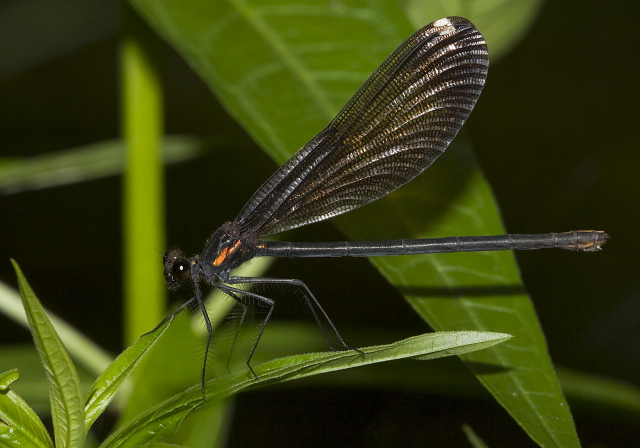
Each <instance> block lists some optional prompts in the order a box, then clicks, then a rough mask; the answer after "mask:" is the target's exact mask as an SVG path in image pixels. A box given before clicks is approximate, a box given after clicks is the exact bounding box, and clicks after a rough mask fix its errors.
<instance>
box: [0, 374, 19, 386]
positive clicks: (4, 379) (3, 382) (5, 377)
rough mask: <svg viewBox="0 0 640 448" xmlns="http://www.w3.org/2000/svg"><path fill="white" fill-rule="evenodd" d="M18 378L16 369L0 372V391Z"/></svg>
mask: <svg viewBox="0 0 640 448" xmlns="http://www.w3.org/2000/svg"><path fill="white" fill-rule="evenodd" d="M19 378H20V372H18V369H11V370H9V371H7V372H3V373H0V391H3V390H7V389H8V388H9V386H10V385H11V384H12V383H13V382H14V381H17V380H18V379H19Z"/></svg>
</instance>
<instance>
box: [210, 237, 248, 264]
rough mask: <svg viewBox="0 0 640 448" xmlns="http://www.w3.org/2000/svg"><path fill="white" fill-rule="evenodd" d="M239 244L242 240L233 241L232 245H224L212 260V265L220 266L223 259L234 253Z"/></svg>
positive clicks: (240, 244)
mask: <svg viewBox="0 0 640 448" xmlns="http://www.w3.org/2000/svg"><path fill="white" fill-rule="evenodd" d="M240 246H242V241H236V242H235V243H233V246H231V247H225V248H224V249H222V251H221V252H220V255H218V256H217V257H216V259H215V260H213V265H214V266H220V265H221V264H222V263H223V262H224V260H226V259H227V258H228V257H230V256H232V255H233V254H234V253H236V252H237V251H238V249H239V248H240Z"/></svg>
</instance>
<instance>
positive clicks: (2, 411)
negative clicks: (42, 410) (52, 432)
mask: <svg viewBox="0 0 640 448" xmlns="http://www.w3.org/2000/svg"><path fill="white" fill-rule="evenodd" d="M18 376H19V375H18V372H17V369H14V370H11V371H9V372H5V373H3V374H1V375H0V381H1V382H2V388H1V389H0V446H11V447H14V446H15V447H51V448H53V442H52V441H51V437H49V433H47V430H46V428H45V427H44V424H43V423H42V421H41V420H40V418H39V417H38V416H37V415H36V413H35V412H34V411H33V409H31V407H30V406H29V405H28V404H27V403H26V402H25V401H24V400H23V399H22V398H20V396H19V395H18V394H16V393H15V392H14V391H13V390H11V388H10V385H11V383H13V382H14V381H16V380H17V379H18Z"/></svg>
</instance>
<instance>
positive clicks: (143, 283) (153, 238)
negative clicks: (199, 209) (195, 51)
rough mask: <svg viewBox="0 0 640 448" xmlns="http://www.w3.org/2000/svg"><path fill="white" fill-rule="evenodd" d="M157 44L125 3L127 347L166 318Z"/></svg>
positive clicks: (123, 50) (122, 49)
mask: <svg viewBox="0 0 640 448" xmlns="http://www.w3.org/2000/svg"><path fill="white" fill-rule="evenodd" d="M158 47H159V40H158V38H157V37H156V35H155V34H154V33H153V32H152V31H151V29H149V27H148V26H147V25H146V23H145V22H144V21H143V20H142V19H141V18H140V17H139V16H138V14H137V13H136V12H135V11H134V10H133V9H132V8H131V6H129V4H128V3H127V2H123V20H122V47H121V64H122V68H121V70H122V72H121V76H122V131H123V135H124V140H125V143H126V146H127V155H126V167H125V172H124V182H123V190H124V195H123V201H124V204H123V206H124V216H123V219H124V222H123V223H124V229H123V231H124V232H123V233H124V237H123V240H124V251H123V254H124V262H123V267H124V312H125V318H124V319H125V322H124V325H125V333H124V340H125V344H126V345H129V344H131V343H132V342H133V341H135V340H136V339H137V338H139V337H140V336H141V335H142V334H144V333H145V332H147V331H149V330H151V329H152V328H154V326H155V325H157V324H158V323H159V322H160V320H161V319H162V318H163V317H164V315H165V303H166V300H165V296H166V289H165V286H164V282H163V280H162V267H161V266H162V263H161V257H160V255H159V254H158V252H157V250H163V249H164V246H165V244H164V239H165V238H164V188H163V182H164V177H163V164H162V153H161V146H160V145H161V138H162V133H163V120H162V115H163V104H162V86H161V81H160V69H159V63H158V59H159V58H158Z"/></svg>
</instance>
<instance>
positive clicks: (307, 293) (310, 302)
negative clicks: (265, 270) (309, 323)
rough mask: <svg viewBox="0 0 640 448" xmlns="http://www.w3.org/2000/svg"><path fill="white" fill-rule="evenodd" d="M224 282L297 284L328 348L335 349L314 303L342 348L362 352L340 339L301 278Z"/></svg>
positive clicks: (230, 279)
mask: <svg viewBox="0 0 640 448" xmlns="http://www.w3.org/2000/svg"><path fill="white" fill-rule="evenodd" d="M226 283H230V284H238V283H264V284H282V285H295V286H298V287H300V288H303V290H304V293H305V294H304V300H305V302H306V303H307V306H308V307H309V309H310V310H311V313H312V314H313V318H314V319H315V321H316V323H317V324H318V327H319V328H320V332H321V333H322V336H323V337H324V339H325V341H326V342H327V345H328V346H329V348H330V349H331V350H332V351H335V349H334V348H333V345H332V344H331V341H330V339H329V337H328V336H327V333H326V332H325V330H324V326H323V325H322V321H321V320H320V318H319V316H318V314H317V313H316V310H315V308H314V306H313V305H314V304H315V306H317V307H318V309H319V310H320V312H321V313H322V316H324V318H325V319H326V321H327V322H328V323H329V326H330V327H331V329H332V330H333V332H334V334H335V335H336V337H337V338H338V341H339V342H340V344H342V346H343V347H344V348H346V349H347V350H355V351H356V352H358V353H360V354H361V355H362V354H363V353H362V351H361V350H358V349H357V348H354V347H351V346H350V345H348V344H347V343H346V342H344V340H343V339H342V336H341V335H340V332H338V329H337V328H336V327H335V325H333V322H332V321H331V319H330V318H329V315H328V314H327V313H326V311H325V310H324V308H322V306H321V305H320V302H318V299H316V296H314V295H313V293H312V292H311V290H310V289H309V287H308V286H307V284H306V283H305V282H303V281H302V280H298V279H289V278H271V277H231V278H229V280H227V281H226ZM309 299H311V300H309Z"/></svg>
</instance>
